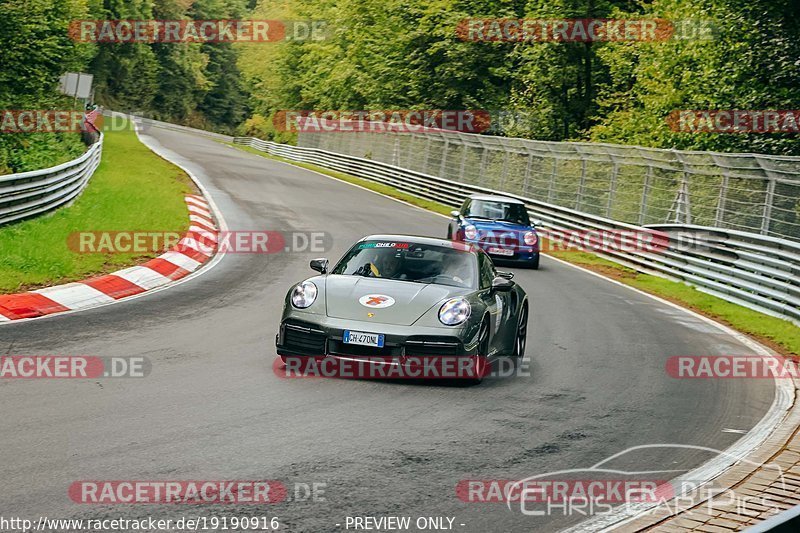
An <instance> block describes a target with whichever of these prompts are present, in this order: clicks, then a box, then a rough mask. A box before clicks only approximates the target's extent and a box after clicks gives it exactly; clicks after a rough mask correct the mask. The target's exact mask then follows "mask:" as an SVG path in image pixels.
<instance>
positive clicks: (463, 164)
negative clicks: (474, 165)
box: [458, 143, 469, 181]
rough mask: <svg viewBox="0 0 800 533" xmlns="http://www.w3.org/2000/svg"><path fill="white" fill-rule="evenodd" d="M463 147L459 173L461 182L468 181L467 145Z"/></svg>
mask: <svg viewBox="0 0 800 533" xmlns="http://www.w3.org/2000/svg"><path fill="white" fill-rule="evenodd" d="M461 146H463V147H464V150H463V151H462V152H461V170H460V171H459V173H458V174H459V175H458V179H459V181H466V180H465V179H464V173H465V172H466V170H467V150H469V149H468V148H467V143H464V144H462V145H461Z"/></svg>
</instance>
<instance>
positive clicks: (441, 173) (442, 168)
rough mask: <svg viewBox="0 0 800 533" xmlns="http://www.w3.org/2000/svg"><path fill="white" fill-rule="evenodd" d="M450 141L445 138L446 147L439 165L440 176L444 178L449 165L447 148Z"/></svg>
mask: <svg viewBox="0 0 800 533" xmlns="http://www.w3.org/2000/svg"><path fill="white" fill-rule="evenodd" d="M449 144H450V142H449V141H448V140H447V137H445V138H444V148H443V149H442V164H441V165H439V176H440V177H442V178H446V177H447V176H446V175H445V169H446V165H447V148H448V146H449Z"/></svg>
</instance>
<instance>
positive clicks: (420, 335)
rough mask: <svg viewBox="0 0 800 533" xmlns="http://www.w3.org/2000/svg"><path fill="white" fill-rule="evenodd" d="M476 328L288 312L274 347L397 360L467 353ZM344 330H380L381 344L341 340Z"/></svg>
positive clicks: (292, 352) (282, 351)
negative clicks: (338, 317)
mask: <svg viewBox="0 0 800 533" xmlns="http://www.w3.org/2000/svg"><path fill="white" fill-rule="evenodd" d="M477 329H478V328H477V327H473V326H456V327H453V328H447V327H441V328H439V327H419V326H398V325H394V324H380V323H375V322H368V321H363V320H348V319H337V318H331V317H325V316H320V315H308V314H304V313H292V314H289V315H288V316H287V317H285V318H284V319H283V320H282V321H281V325H280V329H279V331H278V334H277V336H276V348H277V352H278V355H281V356H312V357H316V356H336V357H357V358H369V357H374V358H391V359H393V360H401V361H402V360H403V359H404V358H408V357H421V356H422V357H426V356H464V355H466V356H469V355H476V354H477V351H478V343H477ZM345 330H351V331H361V332H367V333H376V334H382V335H383V336H384V345H383V347H382V348H377V347H372V346H360V345H355V344H345V343H344V342H343V337H344V331H345Z"/></svg>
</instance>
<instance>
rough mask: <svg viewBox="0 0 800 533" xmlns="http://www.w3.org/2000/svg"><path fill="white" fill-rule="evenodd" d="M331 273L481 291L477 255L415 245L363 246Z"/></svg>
mask: <svg viewBox="0 0 800 533" xmlns="http://www.w3.org/2000/svg"><path fill="white" fill-rule="evenodd" d="M331 273H332V274H341V275H345V276H364V277H368V278H383V279H394V280H399V281H409V282H414V283H435V284H439V285H449V286H451V287H464V288H468V289H476V288H477V287H478V261H477V258H476V257H475V255H474V254H472V253H470V252H467V251H465V250H459V249H457V248H451V247H446V246H436V245H430V244H420V243H413V242H412V243H409V242H383V241H364V242H360V243H358V244H356V245H355V246H354V247H353V248H352V249H351V250H350V251H349V252H347V254H345V256H344V257H343V258H342V259H341V261H339V264H337V265H336V267H334V269H333V270H332V271H331Z"/></svg>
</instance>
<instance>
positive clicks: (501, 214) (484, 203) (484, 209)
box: [466, 200, 531, 226]
mask: <svg viewBox="0 0 800 533" xmlns="http://www.w3.org/2000/svg"><path fill="white" fill-rule="evenodd" d="M466 216H467V217H473V218H485V219H489V220H503V221H506V222H513V223H515V224H522V225H524V226H530V225H531V222H530V219H529V218H528V210H527V209H525V206H524V205H522V204H516V203H510V202H501V201H489V200H473V201H472V203H471V204H470V206H469V212H468V213H467V214H466Z"/></svg>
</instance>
